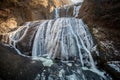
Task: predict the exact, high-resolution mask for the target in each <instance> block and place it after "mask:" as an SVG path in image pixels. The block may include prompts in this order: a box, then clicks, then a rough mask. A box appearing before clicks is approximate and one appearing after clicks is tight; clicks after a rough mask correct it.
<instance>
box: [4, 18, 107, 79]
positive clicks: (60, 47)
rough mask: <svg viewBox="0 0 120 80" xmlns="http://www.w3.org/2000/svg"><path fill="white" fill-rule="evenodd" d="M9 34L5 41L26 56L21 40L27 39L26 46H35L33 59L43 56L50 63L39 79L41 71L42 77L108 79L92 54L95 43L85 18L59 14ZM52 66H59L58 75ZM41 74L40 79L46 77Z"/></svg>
mask: <svg viewBox="0 0 120 80" xmlns="http://www.w3.org/2000/svg"><path fill="white" fill-rule="evenodd" d="M33 28H34V29H33ZM31 30H33V31H32V32H30V31H31ZM29 34H30V35H29ZM5 36H6V37H3V39H6V40H4V41H5V42H6V43H8V44H9V45H11V46H13V47H14V48H15V49H16V51H18V53H19V54H20V55H22V56H26V55H25V54H24V53H27V52H26V50H25V51H24V50H23V51H22V52H21V49H19V48H18V47H17V45H20V44H18V43H19V42H21V44H22V43H24V42H23V41H25V43H26V44H25V43H24V45H22V47H25V46H26V45H27V46H32V48H31V49H30V50H31V52H32V59H34V60H40V61H42V62H43V65H44V66H46V67H48V68H47V70H46V69H45V71H44V72H43V73H41V74H38V75H37V77H36V80H37V78H38V76H39V75H40V76H41V77H40V78H46V77H47V78H50V79H48V80H56V79H60V80H92V79H95V78H96V76H97V78H98V79H97V80H103V79H105V76H104V72H101V71H99V70H98V69H97V68H96V66H95V63H94V60H93V58H92V49H93V47H94V46H95V45H94V42H93V39H92V36H91V34H90V32H89V30H88V27H87V25H85V24H84V22H83V21H82V20H81V19H76V18H57V19H53V20H44V21H36V22H28V23H26V24H25V25H24V26H21V27H20V28H18V29H17V30H16V31H14V32H11V33H9V34H8V35H5ZM26 37H27V38H26ZM7 39H8V40H7ZM28 42H29V43H28ZM56 61H57V62H56ZM52 67H55V68H56V69H57V71H56V75H55V72H54V70H52V69H51V68H52ZM47 73H49V76H48V75H47ZM88 75H91V76H88ZM88 77H89V78H90V79H88ZM40 78H39V79H38V80H44V79H40Z"/></svg>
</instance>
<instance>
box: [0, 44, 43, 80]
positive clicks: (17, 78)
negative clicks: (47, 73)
mask: <svg viewBox="0 0 120 80" xmlns="http://www.w3.org/2000/svg"><path fill="white" fill-rule="evenodd" d="M42 70H43V65H42V63H41V62H40V61H33V60H31V59H30V58H27V57H22V56H20V55H18V54H17V53H16V51H14V49H13V48H10V47H5V46H2V45H0V77H1V78H2V79H3V80H34V79H35V77H36V76H37V74H38V73H41V72H42Z"/></svg>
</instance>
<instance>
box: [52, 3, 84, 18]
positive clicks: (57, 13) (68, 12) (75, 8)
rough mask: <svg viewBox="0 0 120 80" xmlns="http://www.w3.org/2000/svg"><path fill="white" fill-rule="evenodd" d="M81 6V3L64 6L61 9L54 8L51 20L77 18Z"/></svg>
mask: <svg viewBox="0 0 120 80" xmlns="http://www.w3.org/2000/svg"><path fill="white" fill-rule="evenodd" d="M81 4H82V3H81V2H79V3H76V4H72V5H64V6H62V7H58V8H55V9H54V11H53V13H52V18H53V19H54V18H60V17H78V14H79V10H80V7H81Z"/></svg>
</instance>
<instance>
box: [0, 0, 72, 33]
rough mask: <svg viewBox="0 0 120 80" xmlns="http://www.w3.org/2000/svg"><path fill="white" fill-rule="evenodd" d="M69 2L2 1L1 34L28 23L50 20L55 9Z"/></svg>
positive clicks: (39, 0) (56, 0) (58, 0)
mask: <svg viewBox="0 0 120 80" xmlns="http://www.w3.org/2000/svg"><path fill="white" fill-rule="evenodd" d="M69 3H70V2H69V1H68V0H64V1H63V0H0V28H1V29H0V33H3V32H8V31H10V30H11V29H13V28H15V27H16V26H17V25H20V24H22V23H24V22H27V21H33V20H39V19H49V18H51V12H52V11H53V9H54V8H56V7H59V6H62V5H65V4H69Z"/></svg>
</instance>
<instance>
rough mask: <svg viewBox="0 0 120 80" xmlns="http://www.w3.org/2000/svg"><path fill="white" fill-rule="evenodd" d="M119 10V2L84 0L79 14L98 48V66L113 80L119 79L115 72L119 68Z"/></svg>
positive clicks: (119, 72)
mask: <svg viewBox="0 0 120 80" xmlns="http://www.w3.org/2000/svg"><path fill="white" fill-rule="evenodd" d="M119 9H120V1H119V0H85V1H84V3H83V5H82V7H81V10H80V14H79V17H82V18H83V20H84V21H85V22H86V23H87V25H88V26H89V27H90V29H91V31H92V33H93V35H94V37H95V39H96V41H97V43H98V47H99V48H100V55H99V56H97V60H98V64H99V65H98V66H100V67H102V68H103V69H104V70H105V71H107V72H108V73H110V75H111V76H112V77H113V79H114V80H119V79H120V77H119V76H120V71H116V70H115V69H116V67H118V68H120V67H119V66H118V65H119V62H120V58H119V57H120V39H119V37H120V35H119V32H120V23H119V22H120V11H119ZM109 62H115V63H111V64H110V63H109ZM116 62H117V63H116ZM111 66H112V67H111Z"/></svg>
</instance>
